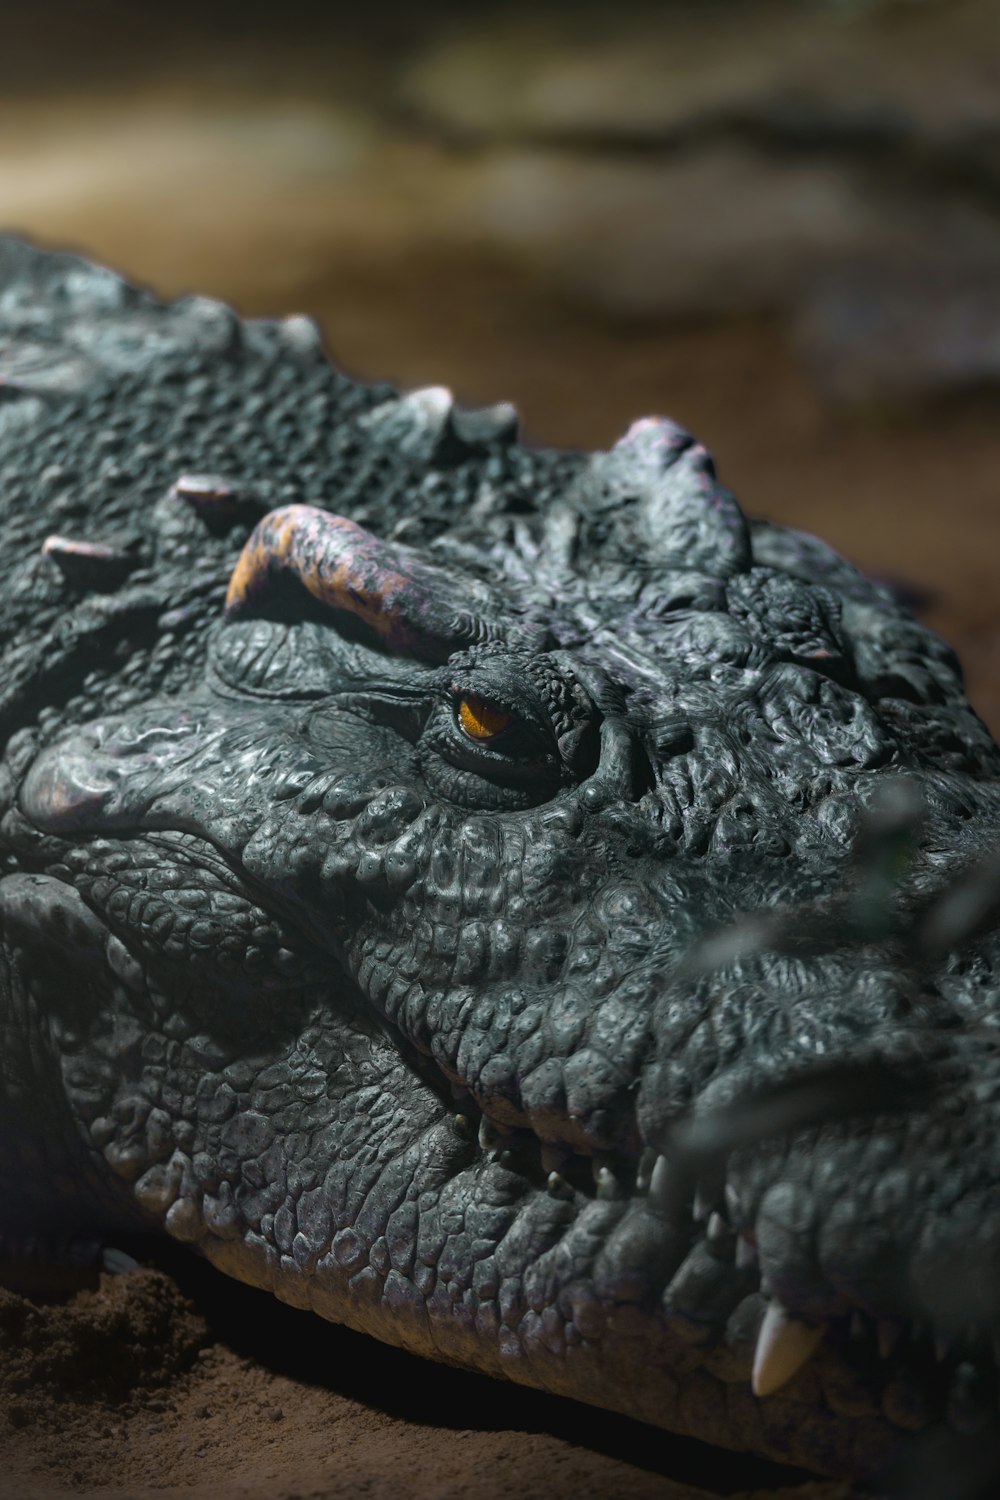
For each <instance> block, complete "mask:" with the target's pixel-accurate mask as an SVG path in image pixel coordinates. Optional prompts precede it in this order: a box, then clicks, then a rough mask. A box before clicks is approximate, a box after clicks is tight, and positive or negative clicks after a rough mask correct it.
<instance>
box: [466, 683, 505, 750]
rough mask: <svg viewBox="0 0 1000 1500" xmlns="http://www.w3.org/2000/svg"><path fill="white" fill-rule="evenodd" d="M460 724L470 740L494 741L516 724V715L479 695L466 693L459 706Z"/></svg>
mask: <svg viewBox="0 0 1000 1500" xmlns="http://www.w3.org/2000/svg"><path fill="white" fill-rule="evenodd" d="M458 722H459V724H460V725H461V726H462V728H463V730H464V731H465V733H466V734H467V735H468V736H469V739H470V740H494V739H496V737H497V735H498V734H503V732H504V730H505V729H509V728H510V726H511V724H512V723H513V722H514V715H513V714H510V713H508V712H507V710H506V709H505V708H499V707H498V706H497V705H496V704H495V703H487V701H486V699H485V698H480V697H479V695H478V693H466V694H465V695H464V696H463V697H462V699H461V701H460V703H459V705H458Z"/></svg>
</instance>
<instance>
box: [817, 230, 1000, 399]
mask: <svg viewBox="0 0 1000 1500" xmlns="http://www.w3.org/2000/svg"><path fill="white" fill-rule="evenodd" d="M794 332H795V343H796V346H797V348H798V349H799V351H800V352H801V354H802V355H803V357H804V358H805V360H806V362H807V364H808V367H809V369H810V373H811V374H812V376H813V378H814V380H815V381H816V382H817V384H818V385H819V387H820V388H821V390H822V391H823V392H824V393H825V394H826V395H828V396H831V397H833V398H834V399H836V400H838V401H841V402H851V403H861V402H864V403H868V404H883V405H888V406H892V407H895V408H901V407H904V406H907V405H912V404H915V403H919V402H926V401H927V400H928V399H930V398H938V397H941V396H959V395H965V394H968V393H970V392H974V391H976V390H978V389H981V388H982V387H984V386H989V385H996V384H997V383H998V382H1000V259H997V258H994V259H993V260H992V261H990V262H986V263H984V262H982V261H977V260H976V259H974V258H972V257H962V256H958V255H956V256H954V257H952V258H951V259H950V260H942V259H936V260H934V261H932V262H931V263H930V264H922V265H921V264H917V265H901V264H893V263H891V262H886V263H883V264H876V265H862V266H856V267H852V266H850V265H843V266H840V267H838V269H837V270H836V271H835V272H833V273H832V274H831V275H830V276H828V277H827V278H826V279H825V280H823V281H821V282H820V283H819V284H818V285H816V286H815V287H814V288H813V289H812V291H811V294H810V296H809V297H808V299H807V301H806V304H805V306H804V307H803V309H802V311H801V313H800V314H799V317H798V319H797V322H796V327H795V330H794Z"/></svg>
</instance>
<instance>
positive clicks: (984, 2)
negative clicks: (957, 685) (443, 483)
mask: <svg viewBox="0 0 1000 1500" xmlns="http://www.w3.org/2000/svg"><path fill="white" fill-rule="evenodd" d="M0 23H2V37H3V40H2V47H0V228H3V229H7V230H16V231H20V232H22V233H24V234H27V235H29V236H30V237H32V238H33V239H36V240H38V241H41V242H46V243H49V244H53V245H59V246H66V247H71V248H75V249H79V250H82V251H84V252H86V253H87V254H89V255H91V256H94V257H96V258H98V259H100V260H103V261H106V262H108V263H110V264H112V265H114V266H115V267H117V268H119V269H121V270H123V271H124V272H126V273H127V274H128V275H129V276H131V277H132V278H134V279H138V280H140V281H143V282H146V283H149V284H150V285H152V286H153V287H154V288H156V289H157V290H158V291H159V292H161V293H164V294H168V295H175V294H179V293H182V292H185V291H198V292H204V293H210V294H213V295H215V296H218V297H223V298H225V299H226V300H228V301H230V302H232V303H234V304H235V305H236V306H237V307H238V308H239V309H240V310H241V311H242V312H244V313H247V314H284V313H290V312H308V313H310V314H312V315H313V316H315V317H316V318H318V319H319V321H320V322H321V324H322V325H323V328H324V330H325V333H326V336H327V340H328V344H329V347H330V349H331V351H332V354H333V357H334V359H335V360H336V362H337V363H338V364H339V365H340V366H341V367H342V368H344V369H346V370H348V371H349V372H351V373H352V374H355V375H357V376H359V377H362V378H375V377H380V378H382V377H385V378H389V379H392V380H394V381H396V382H398V383H399V384H402V385H406V386H412V385H419V384H427V383H446V384H449V385H451V386H452V388H453V389H454V391H455V393H456V395H457V397H458V398H459V399H460V400H461V401H464V402H468V403H487V402H493V401H497V400H513V401H515V402H516V403H517V405H518V406H519V407H520V409H521V412H522V415H523V422H524V430H525V433H526V436H527V437H528V438H529V440H531V441H535V442H540V443H546V444H555V445H570V446H586V447H594V446H603V445H607V444H609V443H611V442H613V441H614V439H615V438H616V437H617V436H618V435H619V434H620V433H621V432H622V431H623V430H624V429H625V427H626V426H627V425H628V423H629V422H630V421H631V419H632V418H634V417H636V416H638V415H643V414H647V413H650V412H662V413H667V414H669V415H671V416H673V417H675V418H676V419H678V420H679V421H681V422H682V423H684V424H685V425H687V426H689V427H691V428H693V429H694V430H695V431H696V432H697V433H698V435H699V436H700V437H701V438H702V439H703V440H704V441H705V442H706V443H707V444H708V446H709V447H711V448H712V449H713V450H714V451H715V453H716V455H717V458H718V461H719V465H720V469H721V472H722V476H723V478H724V479H725V480H726V482H727V483H728V484H729V485H730V486H731V487H732V488H733V489H734V490H735V491H736V492H737V494H738V495H739V496H740V498H741V500H742V502H743V504H744V506H745V507H746V508H747V509H749V510H750V511H751V512H753V513H756V514H767V515H770V516H773V517H776V518H778V519H783V520H788V521H791V522H793V523H795V524H798V525H802V526H805V527H807V528H808V529H810V530H815V531H818V532H820V533H822V534H823V535H824V536H825V537H827V538H828V539H829V540H831V541H832V542H833V543H834V544H835V545H836V546H838V547H839V548H840V549H841V550H842V551H843V552H845V553H846V554H847V555H848V556H850V557H852V558H853V559H854V560H855V561H857V562H858V563H860V564H861V565H862V566H863V567H865V568H866V569H868V570H869V571H872V572H874V573H876V574H878V575H879V576H881V577H883V578H885V579H888V580H890V581H893V582H897V583H899V584H901V585H904V586H906V587H907V588H908V589H910V590H911V591H912V593H913V596H914V598H915V599H917V600H919V602H920V608H921V613H922V615H923V617H924V618H925V619H927V620H928V621H929V622H930V623H931V624H933V625H934V626H935V627H936V628H938V629H940V630H941V631H942V632H943V633H944V634H946V635H947V636H948V637H949V638H950V639H951V640H953V641H954V642H955V643H956V644H957V645H958V647H959V649H960V652H961V653H962V655H963V657H964V659H965V662H966V666H967V670H968V676H969V683H970V689H971V693H972V696H973V699H974V701H975V702H976V704H977V706H978V707H979V709H980V712H981V713H982V714H983V715H984V716H985V717H986V718H987V719H988V721H989V722H990V723H991V725H992V727H993V729H994V731H1000V670H998V669H1000V545H998V544H1000V504H998V497H1000V424H998V422H997V419H996V402H997V383H998V381H1000V5H997V4H996V0H881V3H879V0H869V3H864V0H839V3H838V0H827V3H820V0H816V3H807V0H658V3H643V0H618V3H616V4H611V3H608V0H602V3H597V0H594V3H587V0H574V3H559V0H535V3H533V4H531V5H521V4H517V3H503V4H500V3H490V0H476V3H475V4H472V5H470V4H468V3H467V4H454V3H452V4H448V3H445V0H422V3H421V4H419V5H413V4H407V5H404V4H394V3H392V0H382V3H381V4H380V5H379V6H375V5H372V6H370V7H365V6H363V5H362V6H356V7H354V8H352V9H350V10H348V9H347V8H342V7H340V6H338V5H337V4H335V3H333V4H326V5H322V6H320V5H316V4H313V5H307V4H305V3H303V0H283V3H282V4H280V5H276V4H274V3H273V0H272V3H270V4H268V5H258V4H255V3H253V0H243V3H240V4H230V3H217V4H213V3H211V0H204V3H202V4H194V3H191V0H172V3H171V4H170V5H169V6H166V5H148V6H146V5H139V4H136V3H134V0H132V3H128V4H126V3H120V0H119V3H114V0H103V3H102V0H97V3H70V0H62V3H59V0H35V3H33V4H31V5H28V4H25V3H16V0H5V3H0Z"/></svg>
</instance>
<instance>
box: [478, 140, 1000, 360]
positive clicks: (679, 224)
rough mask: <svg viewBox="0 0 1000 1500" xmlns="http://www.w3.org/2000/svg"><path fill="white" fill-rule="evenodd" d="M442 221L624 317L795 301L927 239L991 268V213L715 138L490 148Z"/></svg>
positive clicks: (697, 313) (994, 226)
mask: <svg viewBox="0 0 1000 1500" xmlns="http://www.w3.org/2000/svg"><path fill="white" fill-rule="evenodd" d="M449 223H450V228H451V232H452V233H456V232H459V231H460V226H462V225H463V224H464V226H465V228H466V232H467V234H468V237H469V240H470V242H475V241H477V240H478V241H481V242H484V243H489V244H491V245H494V246H497V247H502V248H503V249H505V250H506V251H508V252H510V253H513V254H516V255H517V256H519V257H520V259H521V260H522V261H523V262H524V264H525V265H527V266H528V267H529V268H530V269H532V270H533V271H534V272H536V273H538V274H543V275H545V276H546V277H548V278H549V279H550V280H551V281H552V282H553V283H554V285H555V286H556V287H557V288H559V289H560V290H561V291H562V292H563V293H564V294H567V293H568V294H570V295H571V296H572V297H573V298H574V299H575V300H577V301H579V302H581V303H583V304H586V305H591V306H596V307H598V308H600V309H601V310H602V311H603V312H605V313H610V314H613V315H614V316H616V317H628V318H633V319H648V318H658V319H660V318H662V319H682V320H694V319H699V318H706V317H709V318H714V317H718V316H720V315H727V314H736V315H740V314H745V313H749V312H760V311H779V312H780V311H788V310H797V309H798V308H799V307H800V306H801V305H802V303H803V299H810V296H811V293H810V289H811V287H812V285H813V283H814V282H815V281H816V280H817V279H818V278H825V277H826V276H827V275H828V273H829V272H830V271H831V269H832V268H835V267H837V266H839V265H840V264H842V263H844V262H848V263H855V262H857V261H859V260H864V261H865V262H866V263H868V264H874V265H877V266H878V265H881V266H884V267H885V268H886V272H887V274H888V275H891V274H892V272H893V271H894V270H895V269H896V268H897V267H898V266H899V265H900V264H905V263H906V262H907V260H908V259H909V258H910V257H911V255H912V253H913V247H914V246H915V245H921V244H924V243H927V242H928V241H929V240H930V241H932V242H934V243H937V244H940V243H942V242H947V243H949V244H951V245H952V246H953V247H954V253H953V263H954V264H955V266H956V268H957V267H958V266H960V265H961V264H963V263H965V262H968V261H969V260H970V259H974V262H975V264H977V265H982V264H984V263H987V262H989V261H990V260H991V259H992V260H995V261H996V263H997V264H1000V217H994V215H993V214H991V213H989V212H988V211H986V210H984V209H980V208H978V207H976V206H970V205H968V204H966V203H965V202H963V201H961V200H954V199H953V198H952V197H950V196H949V195H945V194H939V195H937V196H936V197H933V198H928V197H927V195H926V194H923V193H921V192H919V191H918V190H916V189H914V188H913V187H910V186H895V187H894V188H893V189H892V190H891V191H888V190H887V188H886V186H885V185H884V184H883V183H882V182H880V180H879V179H878V178H877V177H873V175H872V173H871V172H870V171H869V170H868V169H867V168H866V167H865V166H864V165H862V164H858V163H855V162H854V161H853V159H848V160H847V161H840V160H831V159H829V158H824V159H821V160H818V161H817V160H814V159H808V158H805V157H799V156H793V157H791V158H778V157H776V156H773V155H769V154H764V153H762V152H760V151H758V150H755V149H754V148H753V147H737V146H733V145H726V144H720V145H708V146H706V147H705V148H704V149H700V150H695V149H690V150H686V151H684V152H681V153H673V154H671V155H669V156H667V157H664V158H662V159H656V160H650V159H648V158H642V157H640V158H638V159H630V160H627V161H621V160H609V159H607V158H606V157H601V156H596V155H592V154H578V153H575V152H567V151H555V150H552V149H536V150H528V149H527V148H521V149H520V150H518V149H516V148H512V149H511V150H509V151H502V150H496V151H493V152H490V153H487V154H486V155H485V156H484V158H483V159H482V160H481V162H480V164H479V166H478V169H477V170H475V171H472V170H469V171H468V172H467V174H466V182H465V188H464V191H463V193H462V194H461V195H460V197H458V198H457V199H456V200H455V202H454V203H453V204H452V206H451V214H450V220H449ZM844 353H845V357H847V350H846V347H845V351H844Z"/></svg>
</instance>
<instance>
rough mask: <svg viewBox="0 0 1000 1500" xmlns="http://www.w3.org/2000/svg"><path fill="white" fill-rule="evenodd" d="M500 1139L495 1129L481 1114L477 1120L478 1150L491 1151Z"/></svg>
mask: <svg viewBox="0 0 1000 1500" xmlns="http://www.w3.org/2000/svg"><path fill="white" fill-rule="evenodd" d="M500 1140H501V1137H500V1135H499V1134H498V1132H497V1131H496V1129H495V1128H494V1127H493V1125H491V1123H490V1121H489V1120H488V1119H487V1118H486V1116H485V1115H483V1117H482V1119H481V1120H480V1121H479V1149H480V1151H493V1150H494V1149H495V1148H496V1147H497V1145H498V1144H499V1142H500Z"/></svg>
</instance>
